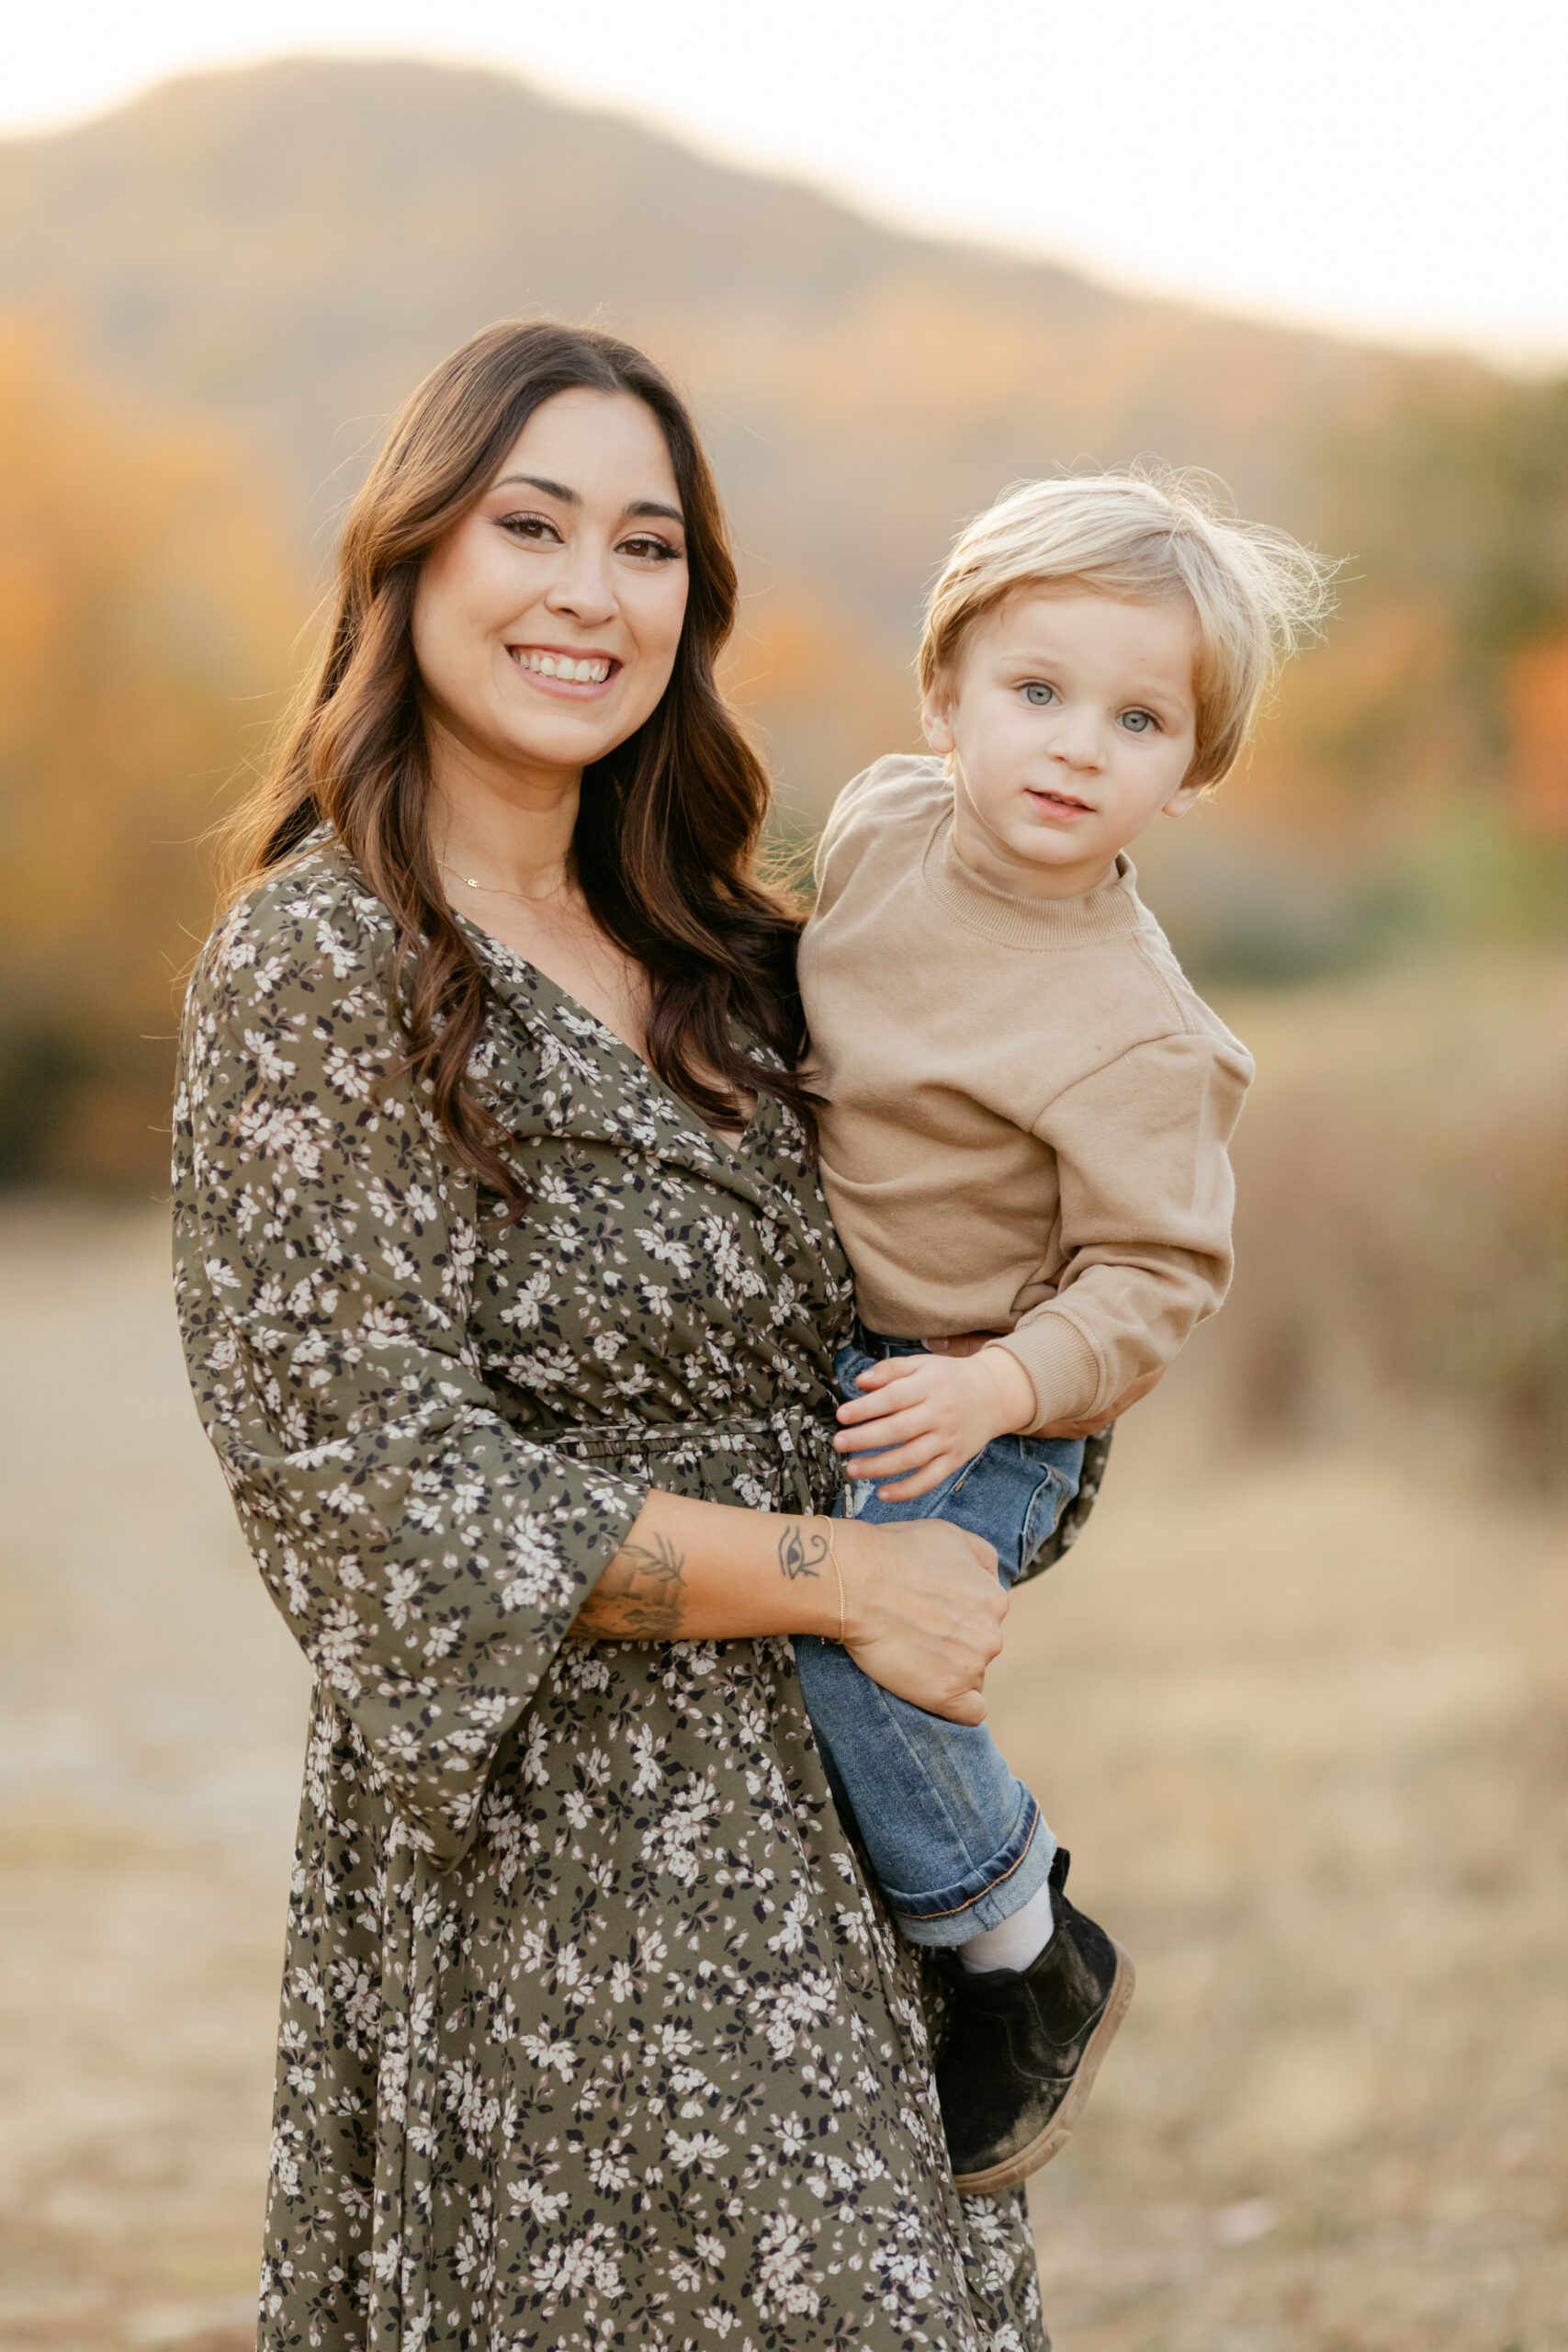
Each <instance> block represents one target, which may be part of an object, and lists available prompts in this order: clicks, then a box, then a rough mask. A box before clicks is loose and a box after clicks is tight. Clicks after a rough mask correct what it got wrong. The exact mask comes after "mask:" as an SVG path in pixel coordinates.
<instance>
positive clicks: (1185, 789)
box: [1160, 783, 1207, 817]
mask: <svg viewBox="0 0 1568 2352" xmlns="http://www.w3.org/2000/svg"><path fill="white" fill-rule="evenodd" d="M1206 788H1207V787H1206V786H1204V785H1202V784H1201V783H1200V784H1179V785H1178V786H1177V787H1176V790H1175V791H1174V792H1173V793H1172V794H1171V796H1170V798H1169V799H1168V801H1167V802H1166V804H1165V807H1164V808H1163V809H1161V810H1160V814H1161V816H1162V817H1185V816H1186V814H1187V812H1188V810H1189V809H1194V808H1196V807H1197V805H1198V803H1199V801H1200V800H1201V799H1202V797H1203V794H1204V791H1205V790H1206Z"/></svg>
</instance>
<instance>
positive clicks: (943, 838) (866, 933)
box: [800, 756, 1252, 1427]
mask: <svg viewBox="0 0 1568 2352" xmlns="http://www.w3.org/2000/svg"><path fill="white" fill-rule="evenodd" d="M817 878H818V886H819V889H820V896H819V898H818V904H817V911H816V913H815V914H814V915H813V916H812V918H811V921H810V922H809V923H808V924H807V930H806V935H805V938H804V939H803V941H802V942H801V951H800V975H801V987H802V990H803V992H804V996H805V1001H806V1012H807V1020H808V1021H809V1023H810V1024H811V1037H812V1055H811V1069H812V1080H813V1083H814V1085H815V1087H816V1089H817V1091H818V1092H819V1093H821V1094H822V1095H824V1096H825V1097H826V1099H827V1108H826V1109H825V1111H824V1112H823V1113H822V1181H823V1185H824V1188H825V1190H826V1192H827V1195H828V1200H829V1205H830V1206H831V1208H832V1211H833V1216H834V1220H835V1222H836V1223H837V1225H838V1227H839V1231H840V1235H841V1236H842V1237H843V1242H844V1247H845V1249H846V1250H847V1251H848V1253H849V1258H850V1262H851V1264H852V1267H853V1268H854V1272H855V1282H856V1295H857V1303H858V1305H859V1308H860V1313H861V1317H862V1319H863V1321H864V1322H865V1323H866V1324H867V1325H869V1327H870V1328H871V1329H873V1330H875V1331H882V1332H886V1333H887V1334H888V1335H889V1336H890V1337H894V1338H897V1339H936V1338H952V1337H953V1336H954V1335H956V1334H957V1333H958V1332H961V1331H976V1330H990V1331H996V1332H1000V1333H1006V1334H1007V1335H1008V1336H1007V1337H1006V1338H1005V1339H1003V1340H999V1341H998V1342H997V1343H996V1344H999V1345H1002V1346H1005V1347H1007V1348H1009V1349H1010V1351H1011V1352H1012V1353H1013V1354H1014V1355H1015V1356H1016V1357H1017V1358H1018V1360H1019V1362H1020V1363H1021V1364H1022V1365H1023V1367H1024V1369H1025V1371H1026V1372H1027V1373H1028V1374H1029V1376H1030V1378H1031V1380H1032V1382H1033V1384H1034V1395H1035V1401H1036V1404H1037V1406H1038V1408H1039V1410H1038V1415H1037V1419H1036V1421H1035V1423H1034V1426H1035V1427H1042V1426H1044V1425H1046V1424H1048V1423H1050V1422H1053V1421H1058V1420H1070V1419H1087V1418H1089V1417H1091V1416H1092V1415H1094V1414H1096V1413H1099V1412H1103V1411H1104V1410H1105V1409H1106V1408H1108V1407H1109V1406H1111V1405H1112V1404H1114V1403H1115V1402H1116V1400H1117V1399H1118V1398H1119V1397H1122V1396H1124V1395H1125V1394H1126V1392H1127V1390H1128V1389H1129V1388H1130V1387H1132V1386H1133V1385H1134V1383H1135V1382H1137V1381H1139V1380H1142V1379H1145V1377H1147V1376H1148V1375H1150V1374H1156V1375H1157V1374H1158V1373H1159V1372H1160V1371H1161V1370H1163V1368H1164V1367H1165V1365H1166V1364H1168V1363H1169V1362H1170V1359H1171V1358H1172V1357H1173V1356H1174V1355H1175V1353H1176V1351H1177V1350H1178V1349H1179V1347H1180V1345H1181V1343H1182V1341H1183V1340H1185V1339H1186V1337H1187V1335H1188V1333H1189V1332H1190V1330H1191V1329H1192V1327H1193V1325H1194V1324H1195V1323H1198V1322H1200V1321H1201V1319H1202V1317H1204V1316H1206V1315H1212V1314H1213V1311H1214V1309H1215V1308H1216V1307H1217V1306H1219V1304H1220V1301H1221V1300H1222V1299H1223V1298H1224V1294H1225V1288H1226V1285H1227V1283H1229V1280H1230V1271H1231V1241H1230V1225H1231V1206H1232V1200H1233V1186H1232V1182H1231V1170H1230V1162H1229V1160H1228V1159H1227V1158H1226V1154H1225V1147H1226V1144H1227V1143H1228V1142H1229V1140H1230V1136H1231V1132H1232V1130H1233V1128H1234V1127H1235V1122H1236V1115H1237V1114H1238V1112H1239V1111H1240V1109H1241V1104H1242V1098H1243V1096H1244V1095H1245V1093H1246V1091H1247V1085H1248V1082H1249V1081H1250V1080H1251V1077H1252V1063H1251V1060H1250V1059H1249V1057H1248V1056H1247V1051H1246V1049H1245V1047H1243V1046H1240V1045H1238V1044H1237V1042H1236V1040H1235V1038H1234V1037H1233V1036H1232V1035H1231V1034H1230V1032H1229V1030H1227V1029H1226V1028H1225V1027H1224V1024H1223V1023H1221V1022H1220V1021H1219V1020H1217V1019H1216V1017H1215V1015H1214V1014H1213V1012H1210V1010H1209V1008H1208V1006H1207V1005H1206V1004H1204V1003H1203V1001H1201V998H1200V997H1198V996H1197V995H1196V994H1195V993H1194V992H1193V990H1192V989H1191V988H1190V986H1189V985H1188V983H1187V980H1186V979H1185V978H1184V977H1183V975H1182V972H1181V968H1180V967H1179V964H1178V963H1177V961H1176V958H1175V956H1173V955H1172V953H1171V951H1170V947H1169V945H1168V942H1167V940H1166V937H1165V934H1164V933H1163V932H1162V931H1161V930H1160V928H1159V925H1158V924H1157V923H1156V922H1155V920H1154V918H1153V916H1152V915H1151V914H1150V913H1149V912H1148V910H1147V909H1146V908H1145V906H1144V905H1143V904H1142V903H1141V901H1140V900H1139V898H1138V895H1137V892H1136V890H1135V889H1134V873H1133V868H1132V866H1131V865H1130V864H1129V863H1128V861H1127V860H1126V858H1125V857H1123V858H1122V859H1120V860H1119V861H1118V870H1117V872H1116V874H1115V875H1114V876H1112V877H1111V879H1110V880H1109V881H1107V882H1105V883H1102V884H1101V886H1100V888H1099V889H1097V890H1091V891H1089V893H1088V894H1087V895H1085V896H1083V897H1081V898H1076V899H1021V898H1013V897H1011V896H1010V895H1009V894H1007V893H1005V892H1003V891H1000V890H997V889H994V888H991V886H990V885H989V884H988V883H986V882H984V881H982V880H981V879H980V878H979V876H977V875H975V874H972V873H971V872H970V871H969V869H968V868H967V867H966V866H964V865H961V864H960V863H959V860H958V858H957V855H956V854H955V853H954V850H953V792H952V787H951V786H950V785H949V784H948V782H947V779H946V776H945V775H944V773H943V770H942V763H941V762H940V761H938V760H935V759H916V758H906V757H902V756H896V757H894V758H891V759H884V760H878V761H877V763H876V764H875V765H874V767H871V768H868V769H867V770H866V772H865V774H864V775H859V776H856V777H855V779H854V781H853V783H852V784H849V785H846V786H845V787H844V789H843V791H842V792H841V793H840V796H839V799H838V802H837V804H836V806H835V808H834V809H833V813H832V815H831V816H830V817H829V820H828V825H827V830H826V831H825V832H824V833H823V836H822V845H821V848H820V850H819V852H818V860H817Z"/></svg>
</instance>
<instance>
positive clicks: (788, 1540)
mask: <svg viewBox="0 0 1568 2352" xmlns="http://www.w3.org/2000/svg"><path fill="white" fill-rule="evenodd" d="M828 1551H829V1544H828V1538H827V1537H826V1536H825V1535H823V1534H821V1533H819V1532H818V1530H817V1529H816V1528H815V1527H813V1526H811V1524H810V1522H809V1521H805V1522H802V1521H796V1520H791V1521H790V1523H789V1525H788V1526H787V1527H786V1528H785V1529H784V1533H783V1534H782V1535H781V1536H780V1537H779V1573H780V1575H781V1576H786V1577H788V1578H789V1580H790V1582H791V1583H792V1584H793V1583H794V1582H795V1578H796V1577H815V1576H820V1575H821V1573H822V1563H823V1561H824V1560H825V1559H826V1558H827V1556H828Z"/></svg>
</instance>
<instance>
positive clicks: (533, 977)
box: [452, 907, 762, 1159]
mask: <svg viewBox="0 0 1568 2352" xmlns="http://www.w3.org/2000/svg"><path fill="white" fill-rule="evenodd" d="M452 913H453V915H454V917H455V918H456V920H457V922H460V923H461V924H462V925H463V927H464V929H465V930H467V931H470V932H472V933H473V934H474V937H475V938H476V939H477V940H478V941H479V943H480V945H481V947H482V949H483V950H484V951H485V953H486V954H487V955H488V956H490V957H491V961H492V962H499V963H502V968H503V969H504V967H505V963H507V962H510V963H512V964H513V965H515V966H516V967H517V969H518V971H520V972H521V973H522V974H523V975H524V976H525V978H526V980H527V981H528V984H529V987H530V989H531V991H532V993H533V995H534V996H535V998H536V999H537V998H538V997H539V996H540V994H541V993H542V991H543V989H546V988H548V989H552V990H553V991H554V993H555V996H556V999H557V1001H558V1003H559V1005H560V1007H561V1008H562V1010H563V1011H565V1010H570V1011H571V1012H574V1013H577V1014H580V1015H581V1018H582V1019H583V1020H584V1021H588V1022H591V1023H592V1025H593V1027H594V1028H595V1029H596V1030H597V1031H598V1032H599V1035H601V1037H604V1038H607V1039H608V1040H609V1042H610V1044H611V1045H612V1046H615V1048H616V1049H617V1051H618V1052H619V1053H620V1054H622V1055H623V1056H624V1057H625V1058H626V1060H627V1061H628V1062H634V1063H635V1064H636V1065H637V1069H639V1070H640V1071H641V1072H642V1075H643V1078H644V1080H645V1081H646V1083H647V1084H648V1085H649V1087H651V1088H652V1089H653V1090H654V1091H655V1092H657V1093H658V1094H660V1095H661V1096H662V1097H663V1099H664V1101H665V1103H668V1104H669V1105H671V1108H673V1109H674V1110H675V1111H676V1112H678V1113H679V1114H680V1115H681V1117H682V1119H683V1120H685V1121H689V1122H691V1123H692V1125H691V1128H689V1129H688V1132H691V1131H692V1130H693V1129H694V1131H695V1132H696V1133H698V1134H699V1135H700V1136H701V1137H702V1139H703V1141H704V1142H705V1143H706V1144H707V1145H709V1146H710V1148H713V1149H716V1150H718V1151H721V1152H723V1153H724V1154H725V1155H726V1157H727V1158H728V1159H739V1155H740V1151H741V1148H742V1147H743V1146H744V1144H745V1143H746V1141H747V1138H748V1137H749V1136H750V1133H751V1130H752V1128H753V1127H754V1126H755V1125H756V1124H757V1114H758V1113H759V1112H760V1111H761V1107H762V1098H761V1094H760V1093H759V1094H757V1095H755V1096H754V1097H753V1098H752V1103H751V1115H750V1118H749V1119H748V1120H747V1122H746V1124H745V1125H744V1126H743V1127H741V1128H740V1129H739V1132H738V1134H737V1135H736V1137H735V1140H734V1142H733V1143H731V1142H730V1141H729V1139H728V1136H725V1135H723V1134H721V1132H720V1131H719V1129H718V1128H717V1127H710V1126H709V1125H708V1123H707V1121H706V1120H705V1118H704V1117H703V1115H702V1114H701V1112H700V1111H697V1110H695V1109H694V1107H693V1106H692V1104H691V1103H688V1102H687V1101H686V1100H685V1099H684V1097H683V1096H682V1095H679V1094H677V1093H676V1091H675V1090H674V1088H673V1087H672V1086H670V1085H667V1084H666V1082H665V1080H663V1079H661V1078H660V1075H659V1072H658V1071H657V1070H656V1069H654V1067H653V1064H652V1063H651V1062H650V1061H649V1058H648V1056H647V1055H646V1054H639V1053H638V1051H637V1047H636V1046H634V1045H633V1044H632V1042H631V1040H630V1039H629V1038H628V1037H623V1036H622V1035H621V1033H620V1031H619V1030H618V1029H612V1028H611V1026H610V1024H609V1023H608V1022H607V1021H606V1020H604V1018H603V1016H602V1015H601V1014H599V1013H597V1012H594V1010H593V1008H592V1005H589V1004H584V1003H583V1001H582V1000H581V997H576V996H573V994H572V992H571V990H570V989H568V988H563V987H562V986H561V983H560V982H559V981H558V980H557V979H553V978H551V976H550V974H549V973H548V972H547V971H545V970H544V969H543V967H541V966H540V965H537V964H536V963H535V962H534V961H533V959H532V957H531V956H525V955H524V954H523V953H522V951H521V949H520V948H516V947H513V946H512V945H511V944H509V943H508V942H507V941H506V940H504V939H500V938H498V937H497V936H496V934H495V933H494V932H493V931H487V930H486V929H485V927H484V925H483V923H479V922H475V921H474V919H473V917H472V916H471V915H466V914H465V913H464V912H463V910H462V909H461V908H460V907H453V909H452Z"/></svg>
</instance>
